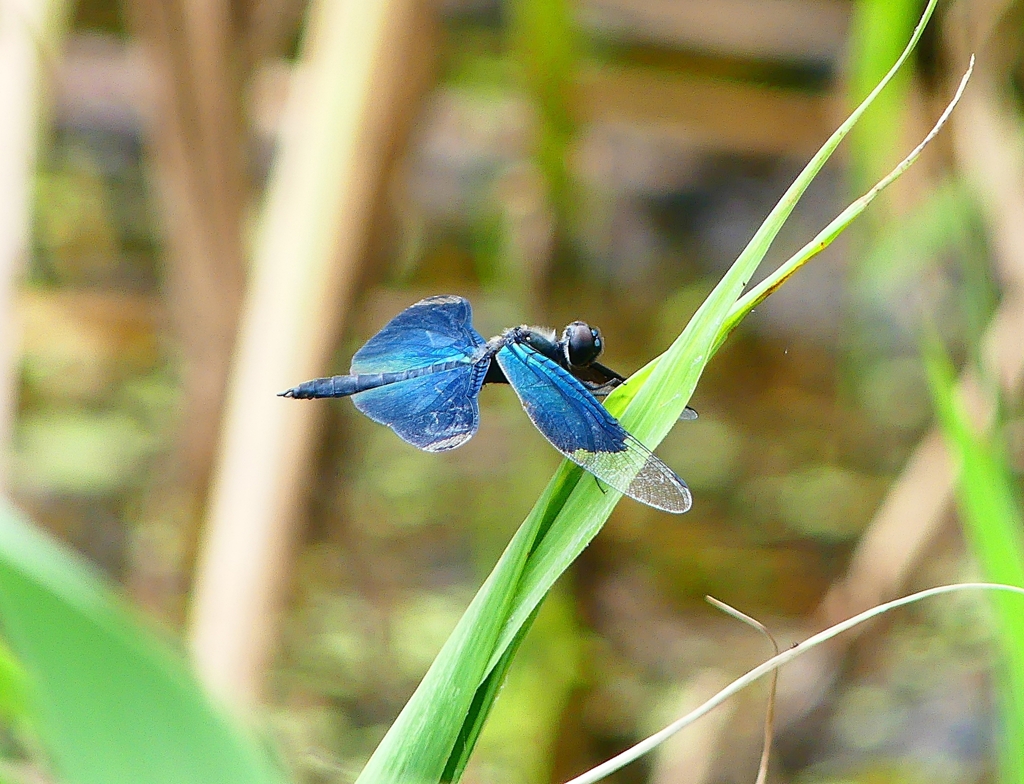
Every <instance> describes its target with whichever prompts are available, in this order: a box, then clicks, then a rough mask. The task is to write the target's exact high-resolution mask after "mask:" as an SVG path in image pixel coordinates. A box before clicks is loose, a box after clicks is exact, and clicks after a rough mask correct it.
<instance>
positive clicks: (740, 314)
mask: <svg viewBox="0 0 1024 784" xmlns="http://www.w3.org/2000/svg"><path fill="white" fill-rule="evenodd" d="M972 73H974V56H973V55H972V56H971V62H970V64H969V65H968V67H967V71H966V73H964V75H963V78H962V79H961V80H960V85H959V87H957V90H956V93H955V94H954V95H953V100H951V101H950V102H949V105H947V106H946V109H945V111H943V112H942V114H941V115H940V117H939V119H938V120H937V121H936V123H935V125H934V126H933V127H932V129H931V131H929V132H928V135H927V136H925V137H924V139H923V140H922V141H921V143H920V144H919V145H917V147H915V148H914V149H913V150H912V151H911V153H910V154H909V155H908V156H907V157H906V158H904V159H903V160H902V161H901V162H900V164H899V165H898V166H897V167H896V168H895V169H893V170H892V171H891V172H889V173H888V174H887V175H886V176H885V177H883V178H882V179H881V180H879V181H878V182H877V183H876V184H875V186H874V187H873V188H871V190H869V191H868V192H867V193H865V194H864V195H863V196H861V197H860V198H859V199H857V200H856V201H855V202H853V203H852V204H851V205H850V206H849V207H847V208H846V209H845V210H843V211H842V212H841V213H839V215H837V216H836V217H835V219H834V220H833V221H832V222H831V223H829V224H828V225H827V226H826V227H825V228H824V229H822V230H821V231H820V232H818V234H817V236H816V237H815V238H814V239H812V240H811V241H810V242H808V243H807V244H806V245H804V246H803V247H802V248H801V249H800V250H799V251H797V252H796V253H795V254H793V255H792V256H791V257H790V258H789V259H787V260H786V261H785V262H784V263H783V264H780V265H779V267H778V269H776V270H775V271H774V272H773V273H772V274H771V275H769V276H768V277H767V278H765V279H764V280H763V281H761V282H760V283H759V284H758V285H756V286H755V287H754V288H752V289H751V290H750V291H749V292H747V293H746V294H744V295H743V296H742V297H741V298H740V300H739V302H737V303H736V305H735V307H733V309H732V311H731V312H730V313H729V317H728V318H727V319H726V321H725V325H724V326H723V329H722V332H721V334H719V336H718V344H719V345H721V344H722V343H724V342H725V339H726V338H727V337H728V336H729V333H730V332H732V331H733V330H734V329H735V328H736V327H737V326H739V323H740V322H741V321H743V319H744V318H746V316H747V315H748V314H749V313H750V311H752V310H753V309H754V308H756V307H757V306H758V305H760V304H761V303H762V302H764V301H765V300H766V299H767V298H768V297H769V296H770V295H771V293H772V292H773V291H776V290H777V289H778V288H779V287H780V286H781V285H782V284H783V283H785V282H786V281H787V280H788V279H789V278H790V277H792V275H793V274H794V273H795V272H796V271H797V270H798V269H800V268H801V267H802V266H803V265H804V264H806V263H807V262H808V261H810V260H811V259H813V258H814V257H815V256H817V255H818V254H819V253H821V252H822V251H823V250H825V248H827V247H828V246H829V245H831V244H832V242H833V240H835V238H836V237H838V236H839V235H840V234H842V233H843V231H845V230H846V227H847V226H849V225H850V224H851V223H853V221H854V220H855V219H856V218H857V217H858V216H859V215H860V214H861V213H862V212H864V210H866V209H867V207H868V205H869V204H871V202H873V201H874V200H875V199H876V198H877V197H878V195H879V194H880V193H881V192H882V191H884V190H885V189H886V188H888V187H889V186H890V185H892V184H893V183H894V182H896V180H898V179H899V178H900V176H901V175H902V174H903V173H904V172H906V170H907V169H909V168H910V167H911V166H913V165H914V162H915V161H916V160H917V159H918V158H919V157H920V156H921V153H922V152H924V148H925V147H927V146H928V144H929V143H930V142H931V141H932V139H934V138H935V136H936V135H937V134H938V132H939V131H940V130H942V126H943V125H945V124H946V120H948V119H949V116H950V115H951V114H952V113H953V109H954V108H956V105H957V104H958V103H959V102H960V98H961V96H963V94H964V89H966V87H967V83H968V82H969V81H970V79H971V74H972Z"/></svg>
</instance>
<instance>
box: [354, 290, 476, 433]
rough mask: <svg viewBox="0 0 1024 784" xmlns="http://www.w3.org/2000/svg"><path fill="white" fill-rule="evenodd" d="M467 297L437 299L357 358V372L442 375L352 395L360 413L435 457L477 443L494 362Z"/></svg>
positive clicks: (390, 327) (400, 320) (420, 305)
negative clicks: (483, 389) (484, 389)
mask: <svg viewBox="0 0 1024 784" xmlns="http://www.w3.org/2000/svg"><path fill="white" fill-rule="evenodd" d="M472 315H473V311H472V309H471V308H470V306H469V302H467V301H466V300H465V299H463V298H462V297H455V296H445V297H430V298H428V299H424V300H420V301H419V302H417V303H416V304H415V305H412V306H411V307H408V308H406V309H405V310H403V311H402V312H401V313H399V314H398V315H397V316H395V317H394V318H393V319H391V321H389V322H388V323H387V325H385V327H384V328H383V329H382V330H381V331H380V332H378V333H377V334H376V335H374V336H373V337H372V338H370V340H369V341H367V343H366V345H365V346H363V347H362V348H361V349H359V351H357V352H356V353H355V356H353V357H352V371H351V372H352V373H353V374H354V375H355V374H377V373H405V372H407V371H414V370H417V369H421V368H430V367H434V366H437V368H438V369H437V370H436V371H435V372H428V373H424V374H422V375H410V377H409V378H406V379H404V380H400V381H396V382H394V383H389V384H387V385H385V386H379V387H376V388H375V389H369V390H366V391H365V392H359V393H358V394H355V395H353V396H352V402H353V403H355V406H356V408H358V409H359V410H360V411H362V412H363V413H364V414H366V415H367V416H368V417H370V419H373V420H374V421H376V422H380V423H381V424H384V425H387V426H388V427H390V428H391V429H392V430H394V431H395V432H396V433H397V434H398V435H399V436H400V437H401V438H402V439H403V440H405V441H408V442H409V443H410V444H412V445H413V446H417V447H419V448H420V449H425V450H426V451H428V452H443V451H446V450H448V449H454V448H455V447H457V446H461V445H462V444H463V443H465V442H466V441H468V440H469V439H470V438H472V436H473V434H474V433H476V429H477V425H478V424H479V422H480V410H479V407H478V405H477V395H478V394H479V392H480V386H481V385H482V384H483V380H484V375H486V372H487V366H488V365H489V364H490V360H489V359H481V356H480V355H481V352H480V351H479V349H480V348H481V347H482V346H483V345H484V344H485V343H486V341H485V340H484V339H483V337H481V336H480V334H479V333H478V332H477V331H476V330H475V329H473V327H472V324H471V319H472Z"/></svg>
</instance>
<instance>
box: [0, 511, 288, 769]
mask: <svg viewBox="0 0 1024 784" xmlns="http://www.w3.org/2000/svg"><path fill="white" fill-rule="evenodd" d="M0 623H2V626H3V631H4V636H5V638H6V639H7V641H8V642H9V643H10V645H11V648H12V649H13V651H14V653H15V654H16V655H17V657H18V660H19V661H20V663H21V665H22V666H23V667H24V669H25V672H26V674H27V678H28V685H27V702H28V705H29V709H30V711H31V712H32V719H33V728H34V729H35V730H36V731H37V732H38V734H39V737H40V739H41V740H42V742H43V744H44V745H45V747H46V750H47V752H48V753H49V756H50V759H51V761H52V764H53V767H54V770H55V772H56V773H57V778H58V779H59V780H60V781H63V782H68V784H109V782H122V781H123V782H129V781H130V782H132V784H148V783H149V782H153V784H157V782H160V783H161V784H169V782H176V783H180V784H188V783H189V782H196V784H199V783H200V782H211V781H216V782H224V784H231V782H237V784H270V783H271V782H282V781H283V780H284V779H283V777H282V776H281V774H280V772H279V771H278V770H277V769H276V768H275V767H274V766H273V765H272V764H271V763H270V760H269V759H268V757H267V754H266V752H265V750H264V749H263V748H262V747H261V746H260V745H259V744H257V743H256V742H255V740H254V739H253V738H250V737H247V736H246V735H245V734H244V733H243V732H241V731H240V730H238V729H237V728H236V727H235V726H234V725H233V724H232V722H230V721H229V720H228V718H227V717H226V716H225V715H224V714H223V713H221V712H220V711H219V710H218V709H217V708H216V706H214V705H213V704H212V703H211V701H210V700H209V698H208V697H207V696H206V694H205V693H204V691H203V689H202V688H201V687H200V685H199V683H198V681H197V680H196V679H195V677H194V675H193V674H192V672H191V670H190V669H189V667H188V666H187V665H186V663H185V660H184V658H183V657H182V656H180V655H179V654H178V653H177V652H175V651H174V650H172V649H171V648H170V647H169V646H168V645H167V644H166V643H164V642H162V641H161V640H159V639H158V638H157V637H156V636H155V635H154V634H153V633H152V632H150V631H149V630H147V629H145V628H144V627H143V626H142V625H141V624H140V623H139V621H138V620H136V619H135V617H134V615H133V613H132V612H131V611H130V610H129V609H128V608H127V607H125V606H124V605H123V604H122V603H121V602H120V601H119V600H118V599H117V598H116V597H115V596H114V595H113V594H112V592H111V591H110V590H109V589H108V588H107V587H106V586H105V585H104V583H103V581H102V580H101V579H100V578H99V577H98V576H97V575H96V574H94V573H93V571H92V570H91V569H90V568H89V567H88V566H86V565H85V564H84V563H82V562H81V561H79V560H78V559H77V558H76V557H74V556H73V555H72V554H71V553H70V552H68V551H67V550H65V549H64V548H62V547H60V546H59V545H58V544H56V543H55V542H53V541H52V540H50V539H49V538H48V537H46V536H44V535H43V534H42V533H40V532H39V531H37V530H35V529H34V528H33V527H32V526H31V525H29V524H28V523H26V522H25V521H24V520H22V519H21V518H19V517H18V516H16V515H15V514H14V513H13V512H12V511H10V510H9V509H7V508H6V507H0Z"/></svg>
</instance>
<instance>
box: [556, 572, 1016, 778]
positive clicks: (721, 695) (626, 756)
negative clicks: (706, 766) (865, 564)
mask: <svg viewBox="0 0 1024 784" xmlns="http://www.w3.org/2000/svg"><path fill="white" fill-rule="evenodd" d="M979 590H984V591H996V592H1006V593H1014V594H1017V595H1018V596H1020V597H1022V598H1024V588H1019V587H1017V586H1015V585H1001V584H998V583H956V584H953V585H940V586H938V587H936V588H928V589H927V590H924V591H918V592H917V593H914V594H911V595H910V596H904V597H902V598H899V599H894V600H893V601H891V602H886V603H885V604H879V605H877V606H875V607H872V608H871V609H870V610H865V611H864V612H862V613H859V614H857V615H855V616H853V617H852V618H849V619H847V620H845V621H843V622H842V623H837V624H836V625H835V626H831V627H829V628H828V629H825V630H824V631H822V632H818V633H817V634H815V635H814V636H812V637H809V638H807V639H806V640H804V642H802V643H800V644H799V645H797V646H794V647H792V648H790V649H788V650H785V651H783V652H782V653H780V654H779V655H777V656H773V657H772V658H771V659H769V660H768V661H766V662H764V664H760V665H758V666H757V667H755V668H754V669H752V670H750V672H748V673H746V674H745V675H743V676H742V677H740V678H737V679H736V680H734V681H733V682H732V683H730V684H729V685H728V686H726V687H725V688H724V689H722V690H721V691H720V692H718V694H716V695H715V696H714V697H712V698H711V699H709V700H708V701H707V702H705V703H704V704H703V705H700V706H699V707H697V708H694V709H693V710H692V711H690V712H689V713H687V714H686V715H685V716H682V717H680V718H678V719H676V720H675V721H674V722H672V723H671V724H669V725H668V726H667V727H665V728H664V729H662V730H659V731H658V732H656V733H654V734H653V735H651V736H650V737H649V738H645V739H644V740H642V741H640V742H639V743H637V744H636V745H635V746H632V747H631V748H628V749H626V750H625V751H624V752H622V753H621V754H617V755H616V756H614V757H612V758H611V759H610V760H608V761H607V762H603V763H601V764H600V765H598V766H597V767H595V768H591V769H590V770H588V771H587V772H586V773H583V774H581V775H579V776H577V777H576V778H574V779H570V780H569V781H567V782H566V784H594V782H597V781H600V780H601V779H603V778H606V777H607V776H610V775H611V774H612V773H614V772H615V771H617V770H621V769H622V768H624V767H626V765H629V764H630V763H631V762H635V761H636V760H638V759H640V757H642V756H644V755H645V754H647V753H649V752H651V751H653V750H654V749H656V748H657V747H658V746H660V745H661V744H662V743H664V742H665V741H666V740H668V739H669V738H671V737H672V736H673V735H675V734H676V733H677V732H679V731H680V730H683V729H685V728H686V727H689V726H690V725H691V724H693V723H694V722H695V721H697V719H700V718H702V717H704V716H706V715H707V714H709V713H710V712H711V711H713V710H714V709H715V708H717V707H718V706H719V705H721V704H722V703H723V702H725V701H726V700H727V699H729V698H730V697H733V696H734V695H736V694H738V693H739V692H741V691H743V689H745V688H747V686H749V685H750V684H752V683H754V682H755V681H757V680H758V679H760V678H763V677H764V676H765V675H767V674H768V673H770V672H774V671H775V670H777V669H779V667H781V666H783V665H784V664H789V663H790V662H791V661H793V660H794V659H795V658H797V657H798V656H803V655H804V654H805V653H807V652H808V651H809V650H811V649H812V648H816V647H817V646H819V645H821V644H822V643H825V642H828V641H829V640H831V639H833V638H835V637H838V636H839V635H840V634H843V633H844V632H848V631H849V630H850V629H852V628H854V627H855V626H860V625H861V624H862V623H866V622H867V621H870V620H872V619H874V618H877V617H878V616H880V615H883V614H885V613H887V612H890V611H891V610H895V609H897V608H899V607H906V606H907V605H909V604H914V603H915V602H919V601H922V600H923V599H930V598H931V597H933V596H943V595H945V594H950V593H956V592H958V591H979ZM1017 604H1018V605H1020V601H1018V602H1017Z"/></svg>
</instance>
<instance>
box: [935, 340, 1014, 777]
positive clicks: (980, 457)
mask: <svg viewBox="0 0 1024 784" xmlns="http://www.w3.org/2000/svg"><path fill="white" fill-rule="evenodd" d="M925 364H926V366H927V370H928V379H929V382H930V384H929V385H930V387H931V390H932V398H933V400H934V403H935V411H936V414H937V416H938V419H939V423H940V425H941V427H942V431H943V434H944V435H945V438H946V443H947V444H948V446H949V449H950V452H951V453H952V456H953V460H954V462H955V463H956V465H957V472H958V473H957V485H956V489H957V502H958V506H959V509H960V518H961V520H962V522H963V526H964V535H965V536H966V538H967V541H968V544H969V546H970V548H971V551H972V552H973V554H974V557H975V558H976V559H977V562H978V566H979V568H980V570H981V573H982V575H983V577H984V579H986V580H991V581H992V582H999V583H1004V584H1007V585H1016V586H1024V529H1022V524H1024V514H1022V513H1021V511H1022V510H1021V505H1020V499H1019V497H1018V493H1017V488H1016V486H1015V483H1014V481H1013V476H1012V472H1011V469H1010V466H1009V462H1008V460H1007V457H1006V451H1005V448H1004V446H1003V444H1002V443H1001V442H1000V440H999V437H998V435H997V433H998V430H996V431H995V432H994V433H984V432H979V431H978V429H977V428H976V427H975V426H974V425H973V424H972V422H971V420H970V418H969V417H968V415H967V412H966V410H965V409H964V406H963V402H962V400H961V399H960V394H959V390H958V388H957V381H956V375H955V372H954V370H953V366H952V364H951V363H950V361H949V358H948V357H947V356H946V354H945V353H944V351H943V349H942V347H941V345H939V343H938V341H937V340H934V339H933V340H931V341H930V342H929V343H928V344H927V345H926V350H925ZM992 603H993V606H994V608H995V615H996V626H997V629H998V634H999V640H1000V643H1001V646H1002V653H1003V657H1002V658H1003V661H1002V666H1001V667H1000V668H999V689H998V696H999V702H1000V708H1001V712H1002V718H1003V748H1002V755H1001V761H1002V781H1004V782H1006V783H1007V784H1009V783H1010V782H1021V781H1024V614H1022V613H1021V612H1020V604H1019V602H1016V601H1015V600H1014V599H1013V598H1012V597H1010V596H1007V595H1005V594H997V595H994V596H993V597H992Z"/></svg>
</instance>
